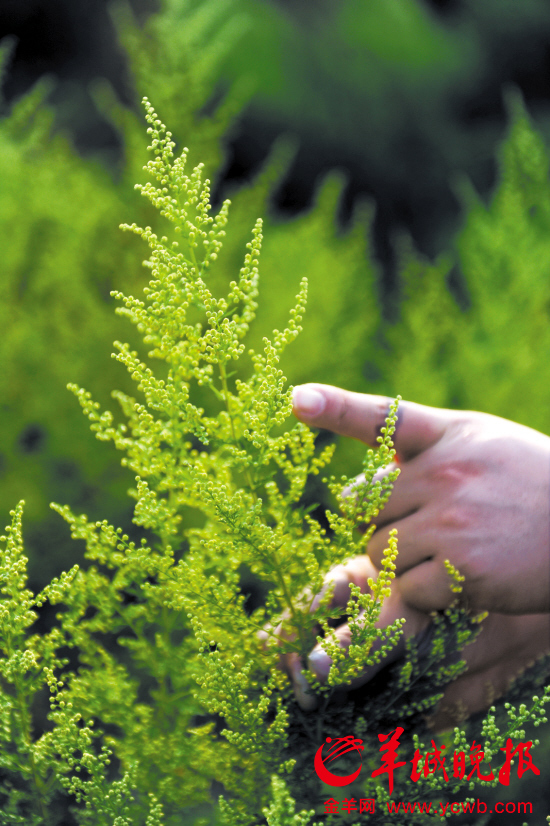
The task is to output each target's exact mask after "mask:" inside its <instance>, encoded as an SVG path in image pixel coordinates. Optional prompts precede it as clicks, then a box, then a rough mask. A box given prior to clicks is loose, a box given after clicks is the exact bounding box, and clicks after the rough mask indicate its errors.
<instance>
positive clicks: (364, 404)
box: [293, 384, 451, 459]
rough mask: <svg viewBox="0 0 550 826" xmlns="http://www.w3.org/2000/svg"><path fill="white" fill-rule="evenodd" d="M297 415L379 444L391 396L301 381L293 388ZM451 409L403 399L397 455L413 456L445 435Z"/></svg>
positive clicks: (355, 437) (311, 421)
mask: <svg viewBox="0 0 550 826" xmlns="http://www.w3.org/2000/svg"><path fill="white" fill-rule="evenodd" d="M293 401H294V414H295V416H296V417H297V418H298V419H300V421H303V422H305V423H306V424H309V425H313V426H314V427H323V428H325V429H326V430H332V431H333V432H334V433H339V434H340V435H341V436H351V437H352V438H353V439H359V441H361V442H365V444H368V445H371V447H376V445H377V437H378V436H379V435H380V428H381V427H383V426H384V422H385V420H386V417H387V415H388V412H389V406H390V403H391V399H389V398H387V397H386V396H372V395H369V394H367V393H353V392H351V391H349V390H342V389H341V388H340V387H332V386H331V385H329V384H301V385H299V386H298V387H295V388H294V393H293ZM450 417H451V411H448V410H440V409H438V408H436V407H426V406H425V405H423V404H416V403H415V402H400V403H399V409H398V419H397V427H396V431H395V433H394V436H393V442H394V445H395V449H396V451H397V453H398V455H399V456H400V457H402V458H405V459H410V458H413V457H414V456H417V455H418V454H419V453H422V452H423V451H424V450H427V449H428V448H429V447H431V446H432V445H434V444H435V443H436V442H438V441H439V440H440V439H441V437H442V436H443V435H444V433H445V431H446V429H447V426H448V424H449V421H450Z"/></svg>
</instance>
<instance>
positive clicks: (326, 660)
mask: <svg viewBox="0 0 550 826" xmlns="http://www.w3.org/2000/svg"><path fill="white" fill-rule="evenodd" d="M308 665H309V667H310V668H311V670H312V671H313V673H314V674H315V675H316V677H317V679H318V680H319V682H321V683H322V682H325V681H326V680H327V679H328V673H329V671H330V667H331V665H332V660H331V659H330V657H329V655H328V654H327V653H326V652H325V651H323V649H322V648H317V649H315V650H314V651H312V652H311V654H310V655H309V660H308Z"/></svg>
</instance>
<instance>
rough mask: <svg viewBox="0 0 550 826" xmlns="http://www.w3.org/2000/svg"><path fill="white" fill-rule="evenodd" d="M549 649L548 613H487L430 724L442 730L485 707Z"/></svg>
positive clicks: (467, 647)
mask: <svg viewBox="0 0 550 826" xmlns="http://www.w3.org/2000/svg"><path fill="white" fill-rule="evenodd" d="M549 650H550V625H549V623H548V615H547V614H529V615H515V616H512V615H503V614H489V616H488V617H487V618H486V619H485V620H484V621H483V623H482V628H481V633H480V634H479V636H478V637H477V638H476V639H475V640H474V642H473V643H472V644H471V645H467V646H466V648H465V649H464V651H463V652H462V654H461V657H462V659H464V660H465V661H466V665H467V668H468V670H467V672H466V673H465V674H464V675H463V676H461V677H459V679H458V680H456V681H454V682H452V683H451V684H450V685H449V686H447V688H446V689H445V694H444V696H443V699H442V701H441V703H440V704H439V706H438V707H437V708H436V710H435V713H434V714H433V715H432V717H431V718H430V721H429V724H430V726H431V727H432V728H433V729H434V730H436V731H441V730H443V729H445V728H450V727H451V726H455V725H459V724H460V723H462V722H463V721H464V719H465V718H466V717H467V716H469V715H471V714H475V713H476V712H478V711H483V710H484V709H486V708H488V706H490V705H492V704H493V703H494V702H495V700H496V699H498V698H499V697H500V696H502V694H504V693H505V692H506V691H507V690H508V689H509V687H510V684H511V682H512V681H513V680H514V679H515V678H517V677H518V676H519V674H521V672H522V671H523V670H525V668H528V667H530V666H531V665H533V663H534V662H535V661H536V659H537V658H538V657H540V656H542V655H544V654H546V653H548V651H549Z"/></svg>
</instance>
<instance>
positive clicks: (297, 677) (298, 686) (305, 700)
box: [292, 663, 317, 711]
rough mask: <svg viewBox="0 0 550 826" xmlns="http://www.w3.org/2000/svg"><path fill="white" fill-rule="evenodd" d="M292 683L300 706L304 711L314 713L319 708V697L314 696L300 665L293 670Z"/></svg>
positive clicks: (297, 664)
mask: <svg viewBox="0 0 550 826" xmlns="http://www.w3.org/2000/svg"><path fill="white" fill-rule="evenodd" d="M292 682H293V684H294V695H295V697H296V700H297V701H298V704H299V705H300V707H301V708H302V709H303V710H304V711H313V709H314V708H317V697H316V696H315V694H313V692H312V690H311V687H310V685H309V683H308V681H307V680H306V678H305V677H304V675H303V674H302V671H301V668H300V664H299V663H296V665H295V666H294V667H293V668H292Z"/></svg>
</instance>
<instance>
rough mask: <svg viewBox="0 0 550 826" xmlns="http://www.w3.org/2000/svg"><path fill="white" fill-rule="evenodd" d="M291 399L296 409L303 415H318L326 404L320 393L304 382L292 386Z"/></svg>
mask: <svg viewBox="0 0 550 826" xmlns="http://www.w3.org/2000/svg"><path fill="white" fill-rule="evenodd" d="M292 401H293V403H294V407H295V408H296V410H297V411H298V412H299V413H301V414H302V415H303V416H318V415H319V414H320V413H322V412H323V410H324V409H325V404H326V399H325V397H324V396H323V394H322V393H320V392H319V391H318V390H314V389H313V388H312V387H308V386H307V385H305V384H302V385H300V386H298V387H295V388H294V390H293V393H292Z"/></svg>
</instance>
